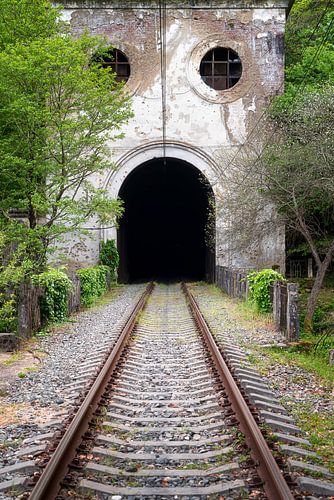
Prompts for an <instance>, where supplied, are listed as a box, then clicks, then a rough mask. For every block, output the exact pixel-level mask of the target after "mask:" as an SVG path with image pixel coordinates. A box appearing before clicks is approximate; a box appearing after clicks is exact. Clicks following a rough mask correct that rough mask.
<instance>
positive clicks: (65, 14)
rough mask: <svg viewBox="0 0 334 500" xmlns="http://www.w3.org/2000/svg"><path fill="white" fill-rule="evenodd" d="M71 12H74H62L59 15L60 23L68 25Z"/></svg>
mask: <svg viewBox="0 0 334 500" xmlns="http://www.w3.org/2000/svg"><path fill="white" fill-rule="evenodd" d="M73 12H74V11H73V10H69V9H66V10H63V11H62V13H61V19H62V21H65V22H66V23H69V22H70V21H71V18H72V14H73Z"/></svg>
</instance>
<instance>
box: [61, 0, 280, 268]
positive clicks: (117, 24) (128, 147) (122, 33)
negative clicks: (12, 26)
mask: <svg viewBox="0 0 334 500" xmlns="http://www.w3.org/2000/svg"><path fill="white" fill-rule="evenodd" d="M167 3H168V11H167V112H166V115H167V123H166V135H167V141H168V144H170V145H171V147H172V145H173V144H175V145H176V146H177V147H176V150H175V154H178V153H177V152H178V151H179V150H178V147H180V148H181V149H182V154H183V156H184V157H185V159H187V149H188V150H189V158H188V160H187V161H189V162H190V163H191V154H190V151H191V149H192V148H196V150H199V151H200V152H201V153H202V154H203V155H204V156H205V157H206V158H207V165H206V167H205V168H204V167H203V165H204V164H203V165H202V166H201V167H200V168H201V169H202V171H204V170H205V172H204V173H205V174H206V175H207V177H208V179H209V181H210V182H211V183H212V185H213V184H214V182H215V165H214V161H213V158H215V157H217V153H218V152H219V151H220V150H221V149H224V150H227V151H228V150H232V151H233V150H235V148H238V147H239V145H240V143H242V142H243V141H244V140H245V139H246V137H247V134H248V133H249V132H250V130H252V127H253V126H254V123H255V122H256V120H257V119H258V118H259V116H260V114H261V113H262V111H263V107H264V105H266V104H267V103H268V100H269V98H270V97H271V96H272V95H275V94H276V93H278V92H280V91H281V90H282V85H283V66H284V54H283V34H284V26H285V7H286V6H287V5H286V4H285V3H284V0H282V1H281V2H279V1H272V2H271V3H270V4H269V3H268V2H264V1H261V0H260V1H257V2H255V5H253V6H252V7H250V6H249V5H250V4H247V5H248V6H244V5H243V4H242V2H235V3H234V4H232V2H226V1H225V2H222V1H218V0H217V1H215V2H211V5H213V6H212V8H208V2H206V3H202V4H201V3H200V2H199V1H195V2H192V4H193V6H192V7H191V6H190V4H189V5H188V2H183V3H182V4H183V5H184V8H176V7H174V8H173V4H175V2H167ZM180 4H181V2H179V5H180ZM63 5H64V10H63V18H64V20H66V22H68V23H69V24H70V26H71V31H72V33H73V34H74V36H78V35H80V33H82V32H83V31H84V30H88V31H89V32H90V33H92V34H98V35H103V36H105V37H106V38H107V39H108V40H109V41H110V43H111V44H112V45H113V46H115V47H116V48H119V49H120V50H122V51H123V52H124V53H125V54H126V55H127V56H128V58H129V61H130V65H131V76H130V79H129V81H128V83H127V85H126V88H127V90H128V92H130V93H131V94H132V96H133V111H134V115H135V117H134V118H133V119H132V120H131V121H130V122H129V124H128V125H126V126H125V127H124V129H123V131H124V133H125V137H124V138H123V139H122V140H118V141H117V142H116V143H113V144H110V148H111V150H112V155H113V159H114V161H115V162H116V163H117V164H118V165H119V170H118V172H117V173H116V174H114V175H110V174H109V175H107V176H106V177H105V178H103V177H100V178H96V179H95V182H96V184H98V185H101V186H102V185H104V186H108V189H109V190H110V191H111V193H112V194H113V195H115V196H117V194H118V190H119V188H120V186H121V184H122V182H123V181H124V179H125V178H126V176H127V175H128V173H129V168H128V167H127V166H126V161H125V160H124V158H126V157H127V155H129V154H130V155H131V158H132V159H131V162H132V163H131V165H132V166H131V168H132V169H133V168H135V167H136V166H138V165H139V164H140V163H141V159H140V158H141V153H142V151H144V150H145V147H146V148H147V150H149V151H152V145H154V144H156V148H157V151H159V148H160V150H161V147H160V144H161V141H162V111H161V110H162V103H161V76H160V33H159V10H158V8H157V7H154V5H155V3H154V2H135V1H133V2H123V3H120V2H117V1H114V2H113V1H110V2H103V1H95V2H94V1H91V2H90V1H77V2H73V1H72V2H71V1H70V0H65V1H64V2H63ZM205 6H206V7H205ZM215 46H223V47H230V48H232V49H233V50H235V51H236V52H237V53H238V54H239V56H240V58H241V61H242V65H243V74H242V77H241V79H240V80H239V82H238V83H237V84H236V85H235V86H234V87H233V88H232V89H229V90H226V91H223V92H217V91H215V90H213V89H211V88H210V87H208V86H207V85H206V84H205V83H204V82H203V81H202V80H201V77H200V75H199V65H200V61H201V59H202V57H203V56H204V55H205V53H206V52H207V51H208V50H210V49H211V48H213V47H215ZM153 149H154V148H153ZM157 151H156V152H155V153H154V154H155V155H157V154H158V152H157ZM137 152H138V154H137ZM204 156H203V157H204ZM213 189H215V187H214V186H213ZM220 225H221V221H219V219H218V220H217V228H218V233H217V263H219V264H220V265H233V266H236V267H244V268H245V267H252V266H254V262H253V260H254V259H251V258H250V259H248V257H247V258H246V259H244V258H241V257H240V258H237V259H232V258H231V257H230V256H228V250H226V248H225V247H226V244H225V243H224V244H222V242H221V241H220V237H219V227H220ZM283 233H284V232H282V230H281V228H278V229H277V231H276V233H275V234H273V235H272V237H271V238H269V239H268V238H266V241H264V243H263V249H264V251H263V254H262V256H261V257H258V258H257V265H259V266H262V265H269V266H271V265H280V266H281V268H284V250H285V249H284V234H283ZM110 235H114V234H113V232H110V231H109V232H108V231H104V232H102V233H101V234H100V233H99V232H98V231H95V232H94V235H93V237H92V238H90V239H89V238H88V239H87V238H86V239H85V242H84V243H80V245H79V246H78V243H77V242H75V241H73V243H71V242H69V243H68V244H69V253H70V255H71V257H73V259H75V260H81V262H83V263H86V264H89V263H93V262H96V259H97V255H98V241H99V239H100V238H101V237H103V236H104V237H106V236H109V237H110ZM222 245H223V246H224V251H222V248H223V246H222ZM72 246H73V250H72V249H71V247H72Z"/></svg>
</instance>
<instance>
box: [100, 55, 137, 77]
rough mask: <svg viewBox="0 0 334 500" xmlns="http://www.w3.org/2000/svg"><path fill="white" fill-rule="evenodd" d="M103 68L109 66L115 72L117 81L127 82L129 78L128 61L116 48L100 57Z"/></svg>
mask: <svg viewBox="0 0 334 500" xmlns="http://www.w3.org/2000/svg"><path fill="white" fill-rule="evenodd" d="M101 59H102V60H101V64H102V66H103V67H104V68H111V69H112V71H113V72H114V73H116V81H117V82H127V81H128V79H129V78H130V73H131V71H130V63H129V60H128V58H127V57H126V55H125V54H124V53H123V52H122V51H121V50H118V49H112V50H110V51H109V52H107V53H106V54H103V56H102V58H101Z"/></svg>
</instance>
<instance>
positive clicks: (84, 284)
mask: <svg viewBox="0 0 334 500" xmlns="http://www.w3.org/2000/svg"><path fill="white" fill-rule="evenodd" d="M109 273H110V269H109V267H108V266H103V265H99V266H94V267H87V268H84V269H79V270H78V271H77V275H78V276H79V278H80V290H81V304H82V305H83V306H86V307H87V306H91V305H92V304H94V302H95V301H96V300H97V299H98V298H99V297H100V296H101V295H102V294H103V293H104V292H106V290H107V278H108V274H109Z"/></svg>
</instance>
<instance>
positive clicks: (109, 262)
mask: <svg viewBox="0 0 334 500" xmlns="http://www.w3.org/2000/svg"><path fill="white" fill-rule="evenodd" d="M100 262H101V264H103V265H104V266H108V267H109V270H110V274H111V279H112V280H116V274H117V268H118V264H119V253H118V250H117V248H116V244H115V241H114V240H107V241H105V242H104V241H102V242H101V246H100Z"/></svg>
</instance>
